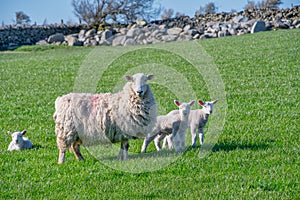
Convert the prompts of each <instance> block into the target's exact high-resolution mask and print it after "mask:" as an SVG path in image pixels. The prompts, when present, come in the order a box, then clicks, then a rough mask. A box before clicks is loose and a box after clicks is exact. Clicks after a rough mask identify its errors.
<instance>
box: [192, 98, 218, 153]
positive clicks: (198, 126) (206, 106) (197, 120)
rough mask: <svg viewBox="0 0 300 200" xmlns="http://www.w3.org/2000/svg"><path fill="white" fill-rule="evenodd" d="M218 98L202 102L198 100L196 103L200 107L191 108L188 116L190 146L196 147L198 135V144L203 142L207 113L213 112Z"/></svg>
mask: <svg viewBox="0 0 300 200" xmlns="http://www.w3.org/2000/svg"><path fill="white" fill-rule="evenodd" d="M217 102H218V100H214V101H210V102H203V101H201V100H198V104H199V105H200V106H202V109H197V110H191V112H190V116H189V127H190V129H191V134H192V147H194V148H195V147H196V143H197V139H198V135H199V136H200V145H202V144H203V143H204V127H205V125H206V123H207V121H208V118H209V115H210V114H212V112H213V107H214V104H216V103H217Z"/></svg>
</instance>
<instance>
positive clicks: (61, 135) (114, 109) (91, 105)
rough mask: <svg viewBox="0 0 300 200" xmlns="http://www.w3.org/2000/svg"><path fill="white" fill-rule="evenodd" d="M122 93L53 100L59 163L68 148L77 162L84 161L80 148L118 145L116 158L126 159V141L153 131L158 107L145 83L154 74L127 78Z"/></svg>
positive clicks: (70, 96)
mask: <svg viewBox="0 0 300 200" xmlns="http://www.w3.org/2000/svg"><path fill="white" fill-rule="evenodd" d="M125 78H126V79H127V81H128V82H127V83H126V84H125V86H124V87H123V90H122V91H120V92H118V93H115V94H111V93H104V94H78V93H77V94H76V93H71V94H67V95H64V96H62V97H58V98H57V99H56V101H55V109H56V111H55V113H54V116H53V118H54V120H55V123H56V126H55V132H56V135H57V145H58V149H59V159H58V163H59V164H62V163H63V162H64V157H65V152H66V149H67V148H69V147H71V150H72V151H73V153H74V155H75V157H76V158H77V160H84V158H83V156H82V155H81V153H80V145H81V144H82V145H83V146H92V145H97V144H105V143H116V142H121V149H120V152H119V155H118V158H119V159H122V156H123V159H124V160H126V159H127V158H128V148H129V143H128V140H129V139H135V138H145V137H146V136H147V134H148V133H149V132H151V130H152V129H153V127H154V125H155V123H156V118H157V112H156V110H157V106H156V102H155V99H154V97H153V93H152V91H151V89H150V86H149V85H148V84H147V80H150V79H152V78H153V75H148V76H146V75H144V74H142V73H138V74H135V75H133V76H126V77H125Z"/></svg>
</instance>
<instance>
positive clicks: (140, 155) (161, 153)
mask: <svg viewBox="0 0 300 200" xmlns="http://www.w3.org/2000/svg"><path fill="white" fill-rule="evenodd" d="M180 155H182V153H175V152H174V151H171V150H167V149H164V150H162V151H152V152H147V153H130V152H129V155H128V159H130V160H133V159H147V158H164V157H170V156H172V157H175V156H180ZM102 159H105V160H117V155H115V156H105V157H103V158H102Z"/></svg>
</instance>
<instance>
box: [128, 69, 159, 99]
mask: <svg viewBox="0 0 300 200" xmlns="http://www.w3.org/2000/svg"><path fill="white" fill-rule="evenodd" d="M125 78H126V80H127V81H131V82H132V85H131V88H132V90H133V91H134V92H135V94H136V95H137V96H139V97H143V96H144V95H145V93H146V92H147V89H148V87H149V86H148V83H147V80H151V79H152V78H153V75H152V74H151V75H148V76H147V75H145V74H142V73H137V74H135V75H133V76H125Z"/></svg>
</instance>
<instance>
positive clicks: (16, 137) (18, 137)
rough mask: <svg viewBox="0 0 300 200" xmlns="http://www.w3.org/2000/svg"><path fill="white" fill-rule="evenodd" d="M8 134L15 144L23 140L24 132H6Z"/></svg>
mask: <svg viewBox="0 0 300 200" xmlns="http://www.w3.org/2000/svg"><path fill="white" fill-rule="evenodd" d="M8 134H9V135H10V136H11V138H12V142H13V143H15V144H20V143H22V142H23V135H24V134H25V133H24V132H14V133H11V132H8Z"/></svg>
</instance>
